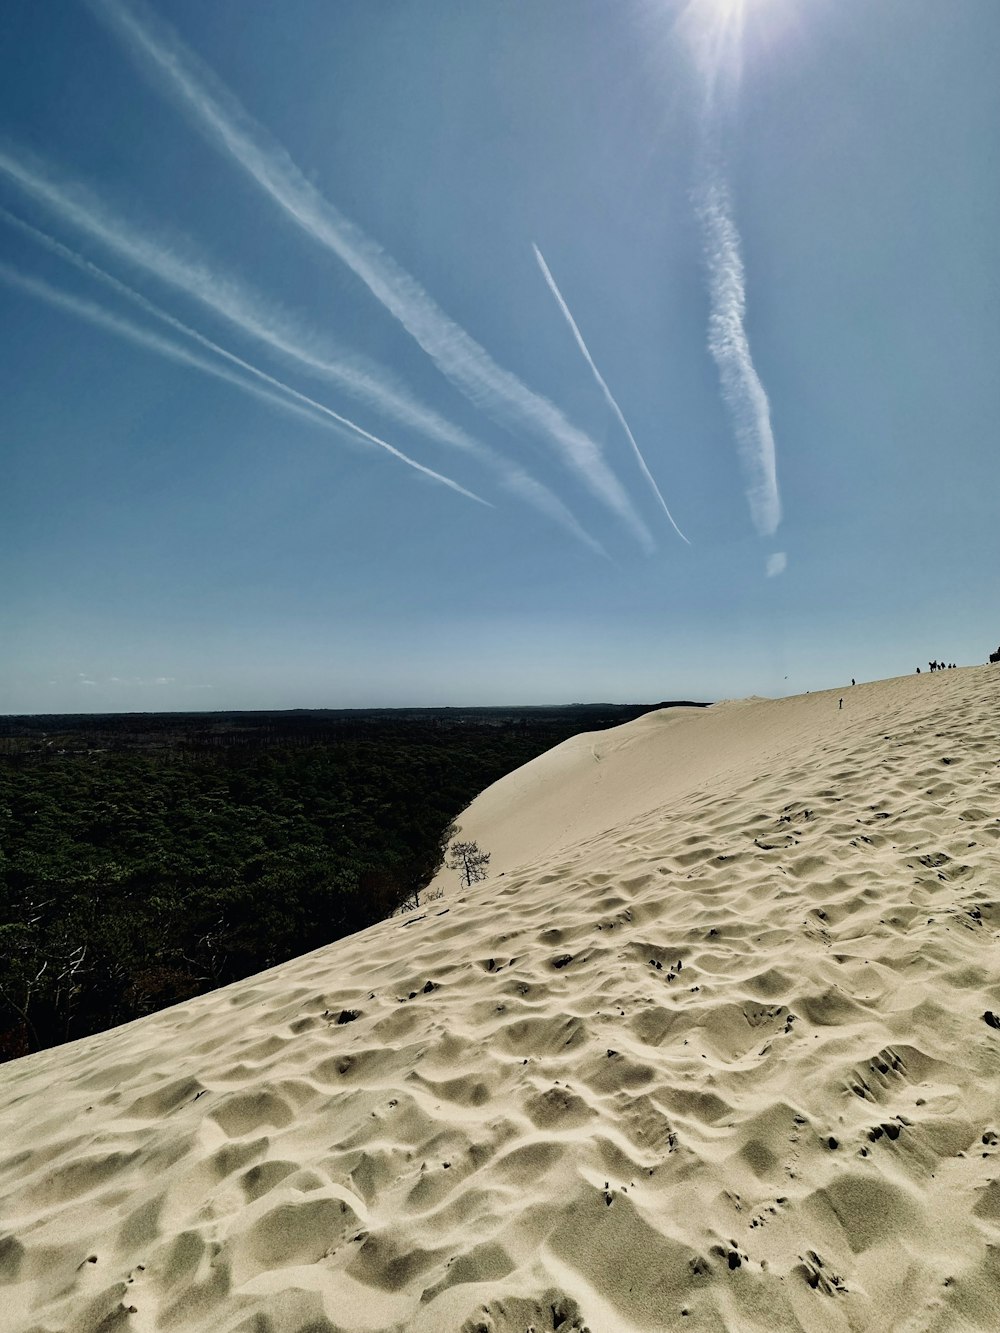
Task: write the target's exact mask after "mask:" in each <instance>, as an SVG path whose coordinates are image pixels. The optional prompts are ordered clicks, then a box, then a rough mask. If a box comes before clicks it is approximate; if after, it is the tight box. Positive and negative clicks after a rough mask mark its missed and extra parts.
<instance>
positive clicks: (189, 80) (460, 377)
mask: <svg viewBox="0 0 1000 1333" xmlns="http://www.w3.org/2000/svg"><path fill="white" fill-rule="evenodd" d="M90 7H91V9H92V10H93V11H94V12H95V13H96V14H97V15H98V16H99V17H100V18H101V19H103V20H104V21H105V22H106V23H107V24H108V25H109V26H110V27H111V29H112V30H113V31H114V32H115V33H116V34H117V35H118V36H119V37H120V38H122V39H123V40H124V42H125V45H126V48H127V49H128V50H129V51H130V52H131V53H132V54H133V55H136V56H139V57H141V60H142V63H143V64H144V65H145V66H146V67H147V68H149V69H151V70H152V71H153V73H154V74H155V76H156V79H157V81H158V82H159V83H160V84H161V85H164V86H165V87H166V88H167V89H168V91H169V92H170V93H172V94H173V95H174V96H175V97H178V98H179V99H180V101H181V103H182V104H183V106H184V108H185V109H186V110H187V112H188V113H189V114H190V115H191V116H192V118H193V120H194V122H195V124H196V125H197V126H198V127H199V128H200V129H201V130H202V132H203V133H205V134H206V135H207V136H208V137H209V139H210V140H211V141H212V142H214V143H215V144H216V145H217V146H221V148H222V149H223V150H224V151H225V152H226V153H227V154H228V155H229V156H230V157H231V158H232V159H233V160H234V161H235V162H236V163H238V164H239V165H240V166H241V167H242V168H243V169H244V170H245V171H246V172H247V173H248V174H249V175H250V176H251V177H252V179H253V180H254V181H256V183H257V184H258V185H259V186H260V188H261V189H262V190H263V191H264V192H265V193H266V194H268V195H269V196H270V197H271V198H272V199H273V200H274V202H275V203H276V204H278V206H279V207H280V208H281V209H282V210H283V211H284V212H285V214H286V215H287V216H288V217H289V218H291V219H292V221H293V222H294V223H295V224H296V225H297V226H298V227H299V228H301V229H302V230H303V231H304V232H305V233H307V234H308V235H309V236H311V237H312V238H313V239H314V240H316V241H318V242H319V243H320V244H321V245H323V246H324V247H326V248H327V249H328V250H330V251H332V252H333V253H334V254H336V255H337V256H338V258H340V259H341V260H342V262H343V263H345V264H346V265H347V266H348V267H349V268H350V269H352V270H353V272H354V273H355V274H356V275H357V276H358V277H359V278H360V279H361V281H362V282H364V283H365V285H366V286H367V287H368V289H369V290H370V291H371V292H372V294H373V295H374V296H375V297H376V298H377V299H378V300H379V301H380V302H381V303H382V305H383V306H384V307H385V308H386V310H388V311H389V312H390V313H391V314H392V315H393V316H395V318H396V319H397V320H398V321H399V323H400V324H401V325H402V326H403V328H405V329H406V330H407V332H408V333H409V334H410V335H411V337H413V338H414V339H415V340H416V342H417V343H418V344H419V345H420V346H421V347H422V348H423V350H424V351H425V352H426V353H427V355H428V356H429V357H430V358H431V359H432V360H433V361H434V363H435V365H436V366H437V367H438V369H439V370H440V371H441V372H442V374H444V375H445V376H446V377H447V378H448V379H449V380H451V382H452V383H453V384H455V385H456V386H457V388H459V389H460V390H461V392H462V393H464V394H465V395H466V397H467V398H469V399H470V401H471V402H473V403H475V404H476V406H478V407H480V408H481V409H483V410H484V411H487V412H488V413H489V414H490V415H491V416H493V417H494V418H495V419H497V420H498V421H500V422H501V423H502V424H504V425H506V426H507V427H508V428H513V429H515V430H527V431H531V432H532V433H533V434H535V435H537V436H540V437H542V438H544V439H545V440H547V441H548V442H549V443H550V445H553V446H554V447H555V449H556V450H557V452H558V453H559V455H560V457H561V458H562V460H563V462H564V463H565V464H566V466H567V467H569V468H570V469H571V470H572V471H573V472H575V473H576V474H577V476H578V477H580V479H581V480H582V481H583V482H584V484H585V485H586V486H587V487H588V488H589V489H590V491H591V492H592V493H593V494H594V495H596V496H597V497H598V498H599V499H600V500H601V501H602V502H603V503H604V504H606V505H607V506H608V507H609V508H610V509H611V510H612V511H613V512H614V513H616V514H617V515H618V516H619V517H620V518H621V519H623V520H624V521H625V522H626V523H627V524H629V525H630V527H631V528H632V530H633V532H634V533H635V535H636V536H637V538H638V539H639V541H640V542H641V543H642V544H643V546H644V547H645V548H646V549H647V550H652V549H654V546H655V543H654V542H653V538H652V535H651V534H650V532H649V530H648V528H647V527H646V525H645V524H644V523H643V521H642V519H641V518H640V517H639V515H638V514H637V513H636V511H635V508H634V507H633V505H632V503H631V501H630V500H629V498H628V496H627V494H626V493H625V491H624V489H623V487H622V486H621V483H620V482H619V481H618V479H617V477H615V475H614V474H613V473H612V472H611V470H610V468H609V467H608V465H607V463H606V462H605V460H604V458H603V456H602V455H601V451H600V449H599V448H598V446H597V444H596V443H595V442H594V441H593V440H592V439H591V438H590V437H589V436H588V435H586V434H585V433H584V432H583V431H581V430H579V429H577V428H576V427H575V426H573V425H572V423H571V422H570V421H569V420H567V418H566V417H565V415H564V414H563V413H562V412H561V411H560V409H559V408H557V407H556V406H555V405H554V404H553V403H551V402H549V400H548V399H546V398H544V397H543V396H542V395H541V394H538V393H535V392H534V391H533V390H532V389H529V388H528V386H527V385H525V384H524V383H522V381H521V380H519V379H518V378H517V376H516V375H513V374H512V373H511V372H510V371H507V370H504V369H503V368H502V367H501V366H499V365H498V364H497V363H496V362H495V361H494V360H493V358H492V357H491V356H490V355H489V353H488V352H487V351H486V350H485V348H483V347H482V346H480V344H479V343H477V342H476V341H475V339H473V338H472V337H471V336H470V335H469V334H468V333H467V332H466V331H465V330H464V329H463V328H461V327H460V326H459V325H458V324H456V323H455V322H454V320H452V319H450V318H449V317H448V316H447V315H446V314H445V313H444V312H443V311H442V310H441V309H440V307H439V306H438V305H437V304H436V302H435V301H434V300H433V298H432V297H431V296H430V295H429V294H428V292H426V291H425V290H424V288H423V287H422V286H421V285H420V283H419V282H417V280H416V279H415V278H413V277H412V276H411V275H410V274H409V273H407V272H406V271H405V270H404V269H403V268H401V267H400V265H398V264H397V263H396V262H395V260H393V259H392V258H391V257H390V256H389V255H388V254H386V252H385V251H384V250H383V249H382V248H381V247H380V246H378V245H377V244H376V243H375V242H373V241H371V240H370V239H369V238H368V237H367V236H366V235H365V234H364V232H363V231H362V230H361V229H360V228H359V227H357V226H356V225H355V224H354V223H352V222H350V221H349V220H348V219H347V218H345V217H344V216H343V214H342V213H340V211H339V210H338V209H336V208H335V207H334V206H333V205H332V204H331V203H329V202H328V201H327V200H326V199H325V198H324V197H323V195H321V194H320V192H319V191H318V190H317V189H316V187H315V186H314V185H313V184H312V183H311V182H310V181H309V180H308V179H307V178H306V176H305V175H304V174H303V173H302V172H301V171H300V169H299V168H298V167H297V166H296V165H295V163H294V161H293V160H292V158H291V157H290V155H289V154H288V152H287V151H286V149H284V148H283V147H282V146H281V145H280V144H278V143H277V142H276V141H275V140H274V139H273V137H272V136H271V135H270V134H269V133H268V132H267V131H266V130H264V129H263V128H262V127H261V126H260V125H258V124H257V122H256V121H254V120H253V118H252V117H251V116H250V115H249V113H248V112H247V111H246V110H245V109H244V108H243V106H242V105H241V104H240V102H239V101H238V100H237V99H236V97H235V96H234V95H233V94H232V93H231V92H230V91H229V89H228V88H227V87H226V86H225V85H224V84H223V83H222V82H221V80H219V78H218V77H217V76H216V75H215V74H214V73H213V72H212V71H211V70H210V69H209V68H208V67H207V66H206V65H205V64H204V62H203V61H202V60H200V59H199V58H198V57H197V56H196V55H195V54H194V53H193V52H191V51H190V50H188V48H187V47H186V46H185V45H184V44H183V43H182V42H181V40H180V38H179V37H178V36H177V35H176V33H174V32H173V30H172V29H170V28H169V27H168V26H167V25H166V24H165V23H164V22H162V20H159V19H157V18H156V17H155V16H154V15H153V14H152V13H151V12H150V11H149V10H148V8H146V7H145V6H142V7H141V8H140V6H139V5H135V4H125V3H122V0H90Z"/></svg>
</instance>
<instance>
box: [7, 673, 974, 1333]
mask: <svg viewBox="0 0 1000 1333" xmlns="http://www.w3.org/2000/svg"><path fill="white" fill-rule="evenodd" d="M841 693H842V694H843V697H844V706H843V709H842V710H840V709H838V706H837V703H838V699H839V698H840V697H841ZM998 705H1000V668H993V669H990V668H973V669H969V670H962V671H952V672H948V673H943V674H941V675H940V676H938V675H933V676H929V675H923V676H920V677H916V676H913V677H907V678H903V679H900V680H893V681H883V682H878V683H875V684H871V685H863V686H858V687H856V688H854V689H850V688H848V689H846V690H844V691H843V692H835V693H824V694H815V695H809V696H804V697H801V698H795V699H788V700H781V701H777V702H769V701H763V700H750V701H746V702H743V703H736V704H724V705H718V706H716V707H715V708H712V709H710V710H707V711H705V712H699V711H694V710H691V711H688V710H685V711H683V712H679V711H677V712H667V713H663V714H658V715H656V716H653V717H650V718H645V719H641V720H639V721H637V722H635V723H630V724H628V725H627V726H625V727H621V728H618V729H616V730H615V731H614V732H609V733H603V734H601V735H598V736H590V737H585V738H577V739H576V740H574V741H571V742H569V743H568V744H567V745H564V746H561V747H559V748H558V749H557V750H555V751H553V752H551V753H550V754H549V755H546V756H543V757H542V758H540V759H539V760H536V761H535V762H534V763H532V764H530V765H528V766H527V767H526V768H525V769H523V770H521V771H520V772H519V773H517V774H513V775H511V776H510V777H508V778H506V779H504V780H503V781H502V782H500V783H498V784H497V786H496V787H494V788H492V789H491V790H490V791H488V792H486V793H484V794H483V795H482V796H481V797H480V798H479V799H478V800H477V801H476V802H475V803H474V804H473V806H472V807H471V808H470V810H469V811H468V812H467V814H466V816H465V818H464V820H463V825H464V828H465V831H466V832H467V833H468V834H469V835H470V836H474V837H476V838H478V839H479V841H480V842H481V843H482V844H483V845H484V846H485V847H487V848H491V849H492V850H493V851H494V854H495V867H494V869H495V871H496V873H495V875H493V876H491V878H490V879H489V880H488V881H487V882H486V883H485V884H483V885H480V886H479V887H478V888H477V889H474V890H473V891H472V892H470V893H468V894H467V895H464V897H460V896H458V895H453V896H452V897H451V898H450V899H448V900H445V901H440V902H433V903H430V904H429V905H428V906H427V908H426V909H424V910H421V911H419V912H417V913H414V914H412V915H410V916H409V917H405V918H397V919H394V920H392V921H387V922H383V923H382V924H381V925H379V926H376V927H374V928H373V929H372V930H369V931H366V932H365V933H364V934H362V935H358V936H355V937H353V938H351V939H349V940H345V941H342V942H340V943H338V944H335V945H332V946H330V947H329V948H326V949H323V950H320V951H318V952H316V953H314V954H310V955H309V956H307V957H305V958H302V959H299V960H297V961H295V962H293V963H289V964H286V965H284V966H282V967H280V968H276V969H274V970H273V971H271V972H269V973H266V974H264V975H262V976H260V977H255V978H253V979H251V980H248V981H246V982H241V983H239V984H237V985H234V986H231V987H229V988H227V989H226V990H223V991H218V992H216V993H215V994H212V995H208V996H204V997H202V998H200V999H198V1000H195V1001H192V1002H190V1003H187V1004H184V1005H181V1006H178V1007H176V1008H174V1009H171V1010H168V1011H166V1012H164V1013H162V1014H157V1015H155V1016H153V1017H151V1018H148V1019H144V1020H142V1021H141V1022H138V1023H134V1024H131V1025H129V1026H128V1027H125V1028H122V1029H119V1030H117V1031H115V1032H110V1033H106V1034H103V1035H102V1036H99V1037H95V1038H91V1039H88V1040H85V1041H80V1042H77V1043H75V1044H73V1045H71V1046H68V1047H64V1048H62V1049H59V1050H55V1051H51V1052H44V1053H42V1054H40V1055H37V1056H31V1057H29V1058H27V1059H24V1060H20V1061H17V1062H15V1063H13V1064H10V1065H7V1066H3V1067H0V1328H2V1329H3V1330H4V1331H5V1333H6V1331H7V1330H18V1331H19V1333H23V1331H24V1330H29V1329H30V1330H43V1329H44V1330H56V1329H73V1330H91V1329H93V1330H97V1329H101V1330H114V1329H130V1330H131V1329H134V1330H137V1333H151V1331H152V1330H156V1329H198V1330H213V1333H214V1331H215V1330H220V1331H221V1333H225V1331H226V1330H237V1329H239V1330H242V1331H243V1333H284V1331H285V1330H288V1333H292V1330H295V1331H296V1333H297V1331H299V1330H303V1331H304V1330H310V1333H330V1331H331V1330H335V1329H336V1330H361V1329H399V1330H403V1329H405V1330H413V1331H414V1333H438V1331H439V1330H455V1329H466V1330H478V1329H488V1330H497V1331H498V1333H499V1331H500V1330H505V1331H506V1330H517V1333H524V1330H527V1329H529V1328H531V1329H534V1330H535V1333H542V1330H551V1329H554V1328H556V1327H558V1328H560V1329H562V1330H564V1333H568V1331H569V1330H571V1329H579V1328H581V1327H583V1326H587V1327H589V1328H590V1329H591V1330H592V1331H593V1333H598V1331H599V1330H600V1331H601V1333H618V1331H619V1330H624V1331H625V1333H628V1330H652V1329H674V1328H683V1329H734V1330H740V1331H741V1333H742V1330H758V1329H759V1330H782V1329H800V1328H801V1329H808V1330H813V1329H845V1330H846V1329H873V1330H875V1329H877V1330H883V1329H901V1330H904V1329H905V1330H910V1331H911V1333H916V1331H917V1330H939V1329H941V1330H943V1329H989V1330H995V1329H997V1328H1000V1155H998V1154H1000V1147H998V1135H1000V1031H998V1030H995V1029H994V1028H993V1027H992V1026H991V1025H989V1024H988V1023H987V1022H986V1021H985V1020H984V1013H985V1012H986V1011H990V1013H991V1014H992V1013H994V1012H995V1013H997V1014H1000V948H998V929H1000V905H998V904H1000V818H998V816H1000V799H998V798H1000V708H998ZM500 872H503V873H502V877H501V873H500ZM345 1011H356V1016H354V1017H352V1018H351V1021H349V1022H341V1021H338V1020H339V1019H341V1018H348V1017H350V1015H349V1014H348V1013H347V1012H345ZM998 1022H1000V1019H998Z"/></svg>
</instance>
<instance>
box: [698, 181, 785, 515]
mask: <svg viewBox="0 0 1000 1333" xmlns="http://www.w3.org/2000/svg"><path fill="white" fill-rule="evenodd" d="M698 211H699V214H700V217H701V223H702V227H703V231H704V245H705V261H706V265H707V269H708V292H709V304H710V308H709V323H708V347H709V351H710V352H711V354H712V357H713V359H714V361H715V364H716V366H717V367H718V371H719V382H720V384H721V386H722V397H723V399H724V401H725V404H726V407H727V409H728V411H729V415H730V418H731V420H732V423H733V432H734V434H735V436H736V445H737V448H738V450H739V456H740V462H741V464H742V468H743V473H744V477H745V481H746V488H747V501H748V503H749V505H750V515H751V518H752V519H753V523H754V527H755V528H756V529H757V531H758V532H759V533H760V534H761V536H770V535H771V534H772V533H773V532H774V531H775V530H776V528H777V526H778V524H779V523H780V521H781V500H780V498H779V495H778V475H777V464H776V460H775V448H774V433H773V431H772V429H771V405H770V403H769V402H768V398H767V394H766V392H765V390H764V386H763V384H762V383H761V379H760V376H759V375H758V374H757V371H756V369H755V367H754V363H753V357H752V356H751V354H750V341H749V339H748V337H747V331H746V280H745V274H744V269H743V256H742V254H741V250H740V237H739V232H738V231H737V229H736V224H735V222H734V220H733V208H732V200H731V199H730V194H729V188H728V186H727V184H726V182H725V179H724V178H723V176H722V174H721V172H720V171H719V169H718V168H717V167H715V166H714V165H713V164H712V163H711V161H709V162H707V163H706V178H705V181H704V184H703V186H702V188H701V191H700V194H699V198H698Z"/></svg>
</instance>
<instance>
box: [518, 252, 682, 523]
mask: <svg viewBox="0 0 1000 1333" xmlns="http://www.w3.org/2000/svg"><path fill="white" fill-rule="evenodd" d="M531 248H532V249H533V250H534V252H535V259H536V260H537V261H538V267H539V268H540V269H541V270H542V277H543V278H544V279H545V281H546V283H547V284H548V288H549V291H550V292H551V293H552V295H553V296H554V297H555V300H556V305H558V307H559V309H560V310H561V311H562V315H563V318H564V319H565V321H566V323H567V324H568V325H569V327H570V332H571V333H572V334H573V337H574V338H575V339H576V345H577V347H579V349H580V351H581V352H582V353H583V358H584V360H585V361H586V363H587V365H588V366H589V367H590V372H591V374H592V375H593V377H594V379H595V380H596V381H597V384H598V387H599V388H600V390H601V392H602V393H603V394H604V398H605V401H606V402H607V404H608V406H609V407H610V408H611V410H612V412H614V414H615V416H616V417H617V418H618V423H619V425H620V426H621V428H622V430H623V431H624V432H625V434H626V436H627V437H628V442H629V444H631V446H632V449H633V451H634V452H635V456H636V459H637V461H638V463H639V467H640V469H641V471H642V475H643V476H644V477H645V478H646V480H647V481H648V482H649V484H650V486H651V487H652V489H653V494H654V495H655V496H656V498H657V500H659V502H660V504H661V505H662V507H663V512H664V513H665V514H666V516H667V518H668V519H669V520H670V524H671V527H672V528H673V530H674V532H676V533H677V535H678V537H680V539H681V541H684V542H687V544H688V545H689V546H690V545H691V543H690V541H688V538H687V537H685V536H684V533H683V532H681V530H680V528H679V527H678V526H677V524H676V522H675V521H674V516H673V514H671V512H670V510H669V509H668V508H667V502H666V500H664V498H663V495H662V494H661V492H660V488H659V486H657V484H656V481H655V480H654V478H653V474H652V473H651V472H650V470H649V468H648V467H647V466H646V460H645V458H643V456H642V451H641V450H640V448H639V446H638V444H637V443H636V439H635V436H634V435H633V434H632V430H631V428H630V426H629V424H628V422H627V421H626V420H625V414H624V413H623V412H622V410H621V408H620V407H619V406H618V403H617V401H616V399H615V396H614V394H613V393H612V392H611V390H610V389H609V388H608V386H607V383H606V382H605V379H604V376H603V375H602V374H601V372H600V371H599V370H598V369H597V367H596V365H595V364H594V358H593V357H592V356H591V355H590V351H589V349H588V347H587V344H586V343H585V342H584V340H583V334H582V333H581V332H580V329H579V327H578V325H577V322H576V320H575V319H574V318H573V315H572V312H571V311H570V308H569V306H568V305H567V304H566V299H565V297H564V296H563V294H562V292H561V291H560V290H559V286H558V284H557V283H556V280H555V278H554V277H553V276H552V271H551V269H550V268H549V266H548V264H547V263H546V262H545V256H544V255H543V254H542V252H541V250H539V248H538V246H537V245H532V247H531Z"/></svg>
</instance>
